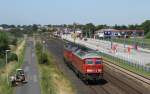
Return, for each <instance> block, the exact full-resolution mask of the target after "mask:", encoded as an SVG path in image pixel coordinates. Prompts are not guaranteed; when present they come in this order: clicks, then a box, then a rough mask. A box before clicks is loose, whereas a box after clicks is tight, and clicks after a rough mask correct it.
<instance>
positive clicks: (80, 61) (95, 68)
mask: <svg viewBox="0 0 150 94" xmlns="http://www.w3.org/2000/svg"><path fill="white" fill-rule="evenodd" d="M64 60H65V62H66V63H67V65H68V66H69V67H71V68H72V69H73V70H74V72H75V73H76V74H77V75H78V76H79V77H80V78H81V79H82V80H84V81H90V80H91V81H98V80H100V79H102V78H103V60H102V57H100V56H99V55H97V53H96V52H88V51H83V50H82V49H80V48H78V47H76V46H72V45H67V46H66V47H65V49H64Z"/></svg>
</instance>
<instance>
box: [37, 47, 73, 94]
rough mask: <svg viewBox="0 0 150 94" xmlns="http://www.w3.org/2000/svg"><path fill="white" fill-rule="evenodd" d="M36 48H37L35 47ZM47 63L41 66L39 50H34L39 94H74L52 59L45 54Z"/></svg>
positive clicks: (49, 55)
mask: <svg viewBox="0 0 150 94" xmlns="http://www.w3.org/2000/svg"><path fill="white" fill-rule="evenodd" d="M36 48H37V47H36ZM45 54H46V55H47V63H44V64H41V63H40V62H41V61H40V59H38V58H40V56H41V55H40V54H39V50H37V49H36V56H37V60H38V68H39V74H40V86H41V94H75V90H74V88H73V86H72V84H71V83H70V81H69V79H68V78H67V77H66V76H65V75H64V74H63V73H62V72H61V70H60V69H59V68H58V67H57V65H56V64H55V62H56V60H55V59H54V57H53V56H52V55H51V54H50V53H48V52H45Z"/></svg>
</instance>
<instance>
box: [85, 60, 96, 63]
mask: <svg viewBox="0 0 150 94" xmlns="http://www.w3.org/2000/svg"><path fill="white" fill-rule="evenodd" d="M85 63H86V64H93V63H94V62H93V60H89V59H87V60H86V62H85Z"/></svg>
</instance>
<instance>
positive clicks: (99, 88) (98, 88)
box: [89, 86, 111, 94]
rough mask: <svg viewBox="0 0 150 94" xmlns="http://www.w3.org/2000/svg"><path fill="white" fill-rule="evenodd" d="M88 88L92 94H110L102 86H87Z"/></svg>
mask: <svg viewBox="0 0 150 94" xmlns="http://www.w3.org/2000/svg"><path fill="white" fill-rule="evenodd" d="M89 88H90V89H91V90H92V91H93V93H94V94H111V93H109V92H108V90H106V89H105V88H104V87H102V86H89ZM100 91H101V92H100Z"/></svg>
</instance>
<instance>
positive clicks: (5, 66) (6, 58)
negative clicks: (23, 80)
mask: <svg viewBox="0 0 150 94" xmlns="http://www.w3.org/2000/svg"><path fill="white" fill-rule="evenodd" d="M5 52H6V58H5V59H6V65H5V67H6V79H7V83H8V84H9V82H8V72H7V71H8V70H7V64H8V60H7V59H8V56H7V53H8V52H10V50H5Z"/></svg>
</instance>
